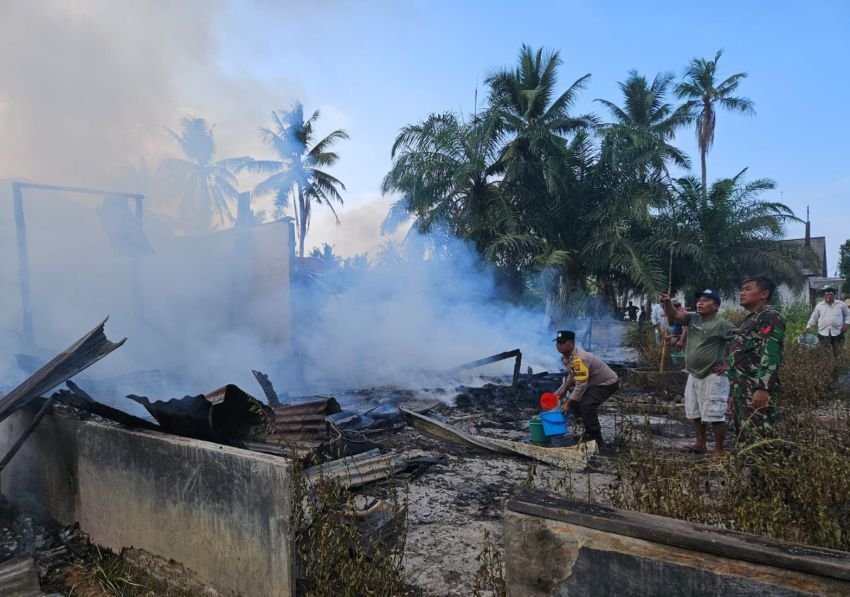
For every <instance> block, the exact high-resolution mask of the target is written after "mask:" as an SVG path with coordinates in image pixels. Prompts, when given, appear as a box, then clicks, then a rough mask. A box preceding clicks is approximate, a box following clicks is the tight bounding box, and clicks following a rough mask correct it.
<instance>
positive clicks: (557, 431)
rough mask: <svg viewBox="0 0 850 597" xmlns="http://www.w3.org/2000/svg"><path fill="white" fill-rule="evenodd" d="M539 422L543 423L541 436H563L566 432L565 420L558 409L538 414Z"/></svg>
mask: <svg viewBox="0 0 850 597" xmlns="http://www.w3.org/2000/svg"><path fill="white" fill-rule="evenodd" d="M540 422H541V423H543V434H544V435H546V436H550V435H564V434H565V433H566V432H567V420H566V419H565V418H564V413H562V412H561V410H560V409H555V410H549V411H546V412H542V413H540Z"/></svg>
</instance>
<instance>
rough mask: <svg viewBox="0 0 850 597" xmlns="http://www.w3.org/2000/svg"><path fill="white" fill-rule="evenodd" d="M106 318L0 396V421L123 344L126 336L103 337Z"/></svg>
mask: <svg viewBox="0 0 850 597" xmlns="http://www.w3.org/2000/svg"><path fill="white" fill-rule="evenodd" d="M108 319H109V318H108V317H107V318H106V319H104V320H103V321H102V322H101V323H100V325H99V326H97V327H96V328H94V329H93V330H92V331H90V332H89V333H88V334H86V335H85V336H83V337H82V338H80V339H79V340H77V341H76V342H75V343H74V344H72V345H71V346H70V347H69V348H67V349H65V350H64V351H62V352H61V353H59V354H58V355H56V356H55V357H54V358H53V359H52V360H51V361H50V362H49V363H47V364H46V365H45V366H44V367H42V368H41V369H39V370H38V371H36V372H35V373H33V374H32V376H30V377H29V378H28V379H27V380H26V381H25V382H24V383H22V384H21V385H19V386H18V387H17V388H15V389H14V390H12V391H11V392H9V393H8V394H6V395H5V396H3V397H2V398H0V421H2V420H3V419H5V418H6V417H8V416H9V415H10V414H12V413H13V412H15V411H16V410H18V409H19V408H21V407H22V406H25V405H26V404H27V403H29V402H31V401H32V400H34V399H36V398H38V397H39V396H41V395H43V394H46V393H47V392H49V391H50V390H52V389H53V388H55V387H56V386H58V385H59V384H61V383H64V382H65V381H67V380H68V379H70V378H72V377H74V376H75V375H76V374H77V373H79V372H80V371H83V370H84V369H86V368H88V367H89V366H90V365H93V364H94V363H96V362H97V361H99V360H100V359H102V358H103V357H105V356H106V355H108V354H109V353H110V352H112V351H113V350H115V349H116V348H118V347H119V346H121V345H122V344H124V342H125V341H126V340H127V338H124V339H123V340H121V341H120V342H110V341H109V340H108V339H107V338H106V334H105V333H104V330H103V328H104V326H105V325H106V322H107V320H108Z"/></svg>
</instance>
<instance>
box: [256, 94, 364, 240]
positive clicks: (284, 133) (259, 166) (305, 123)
mask: <svg viewBox="0 0 850 597" xmlns="http://www.w3.org/2000/svg"><path fill="white" fill-rule="evenodd" d="M318 119H319V111H318V110H316V111H315V112H313V114H312V115H311V116H310V117H309V118H307V119H306V120H305V118H304V107H303V106H302V105H301V103H300V102H296V103H295V105H294V106H293V107H292V109H291V110H288V111H283V110H280V111H274V112H272V127H271V128H261V129H260V134H261V135H262V138H263V141H264V142H265V143H266V144H267V145H268V146H269V147H270V148H271V149H272V150H273V151H274V152H275V153H276V154H277V156H278V157H279V158H280V159H279V160H255V161H253V162H251V163H250V164H248V165H247V168H248V169H249V170H250V171H252V172H255V173H260V174H264V175H267V176H268V178H266V179H265V180H263V181H262V182H260V183H259V184H257V186H256V187H254V191H253V193H252V194H253V195H254V196H255V197H262V196H266V195H270V194H274V204H275V208H276V210H277V214H276V215H277V216H278V217H279V216H280V215H282V213H283V211H284V210H285V209H286V208H287V207H288V206H289V204H290V200H292V203H293V206H294V212H295V225H296V228H297V230H298V256H299V257H304V239H305V238H306V237H307V231H308V230H309V229H310V213H311V208H312V204H313V203H318V204H324V205H327V206H328V208H329V209H330V210H331V212H332V213H333V215H334V217H335V218H336V221H337V223H339V217H338V216H337V214H336V210H335V209H334V204H338V205H342V196H341V195H340V190H343V191H344V190H345V185H344V184H342V182H341V181H340V180H338V179H337V178H335V177H333V176H331V175H330V174H328V173H327V172H326V171H325V170H324V169H325V168H328V167H330V166H333V165H334V164H336V163H337V161H338V160H339V156H338V155H337V154H336V153H335V152H333V151H331V150H330V148H331V146H332V145H333V144H334V143H336V142H337V141H341V140H343V139H348V133H346V132H345V131H344V130H342V129H337V130H335V131H333V132H332V133H330V134H329V135H327V136H326V137H324V138H323V139H321V140H319V141H316V142H315V143H314V135H315V133H314V131H313V126H314V125H315V124H316V122H317V121H318Z"/></svg>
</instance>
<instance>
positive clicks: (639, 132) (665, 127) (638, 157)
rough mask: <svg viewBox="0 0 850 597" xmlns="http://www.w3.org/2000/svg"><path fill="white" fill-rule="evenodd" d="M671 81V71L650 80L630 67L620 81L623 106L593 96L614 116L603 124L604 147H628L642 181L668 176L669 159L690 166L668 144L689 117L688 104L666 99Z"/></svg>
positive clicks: (610, 149) (683, 156)
mask: <svg viewBox="0 0 850 597" xmlns="http://www.w3.org/2000/svg"><path fill="white" fill-rule="evenodd" d="M672 81H673V75H672V74H670V73H659V74H658V75H656V76H655V79H654V80H653V81H652V84H650V83H649V82H648V81H647V80H646V78H645V77H643V76H641V75H639V74H638V72H637V71H635V70H632V71H629V77H628V78H627V79H626V80H625V81H623V82H620V83H619V86H620V89H621V90H622V92H623V106H622V107H620V106H618V105H617V104H615V103H613V102H610V101H608V100H604V99H597V100H596V101H597V102H599V103H600V104H602V105H604V106H605V107H606V108H608V111H609V112H610V113H611V116H612V117H613V119H614V121H613V122H611V123H607V124H605V125H603V126H602V133H603V135H604V137H605V138H606V141H607V143H606V151H627V152H628V153H629V159H630V160H632V161H633V162H634V164H635V166H636V167H637V168H638V171H639V178H640V180H641V181H642V182H643V181H646V179H647V177H648V176H654V177H655V178H656V179H657V178H659V177H662V176H666V177H669V170H668V164H670V163H673V164H675V165H677V166H680V167H682V168H690V160H689V159H688V156H687V155H685V153H684V152H683V151H681V150H680V149H679V148H677V147H674V146H673V145H671V144H670V141H671V140H672V139H673V138H674V137H675V135H676V131H677V130H678V129H679V128H681V127H682V126H685V125H686V124H688V123H689V122H690V121H691V120H692V116H691V111H690V108H689V107H687V106H686V105H683V106H679V107H674V106H672V105H670V104H669V103H667V102H666V101H665V100H666V96H667V93H668V90H669V87H670V84H671V83H672Z"/></svg>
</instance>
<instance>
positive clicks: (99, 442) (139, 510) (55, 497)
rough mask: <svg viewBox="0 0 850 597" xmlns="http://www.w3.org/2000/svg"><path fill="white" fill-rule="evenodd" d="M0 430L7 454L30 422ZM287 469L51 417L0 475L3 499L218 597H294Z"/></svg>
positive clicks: (213, 447) (280, 461)
mask: <svg viewBox="0 0 850 597" xmlns="http://www.w3.org/2000/svg"><path fill="white" fill-rule="evenodd" d="M32 418H33V413H32V412H31V411H30V410H26V409H24V410H19V411H18V412H16V413H14V414H13V415H12V416H10V417H9V418H7V419H6V420H5V421H3V422H2V423H0V452H3V453H5V452H6V451H7V450H8V449H9V448H10V447H11V445H12V444H13V443H14V442H15V440H16V439H17V438H18V437H19V436H20V434H21V433H22V432H23V430H24V429H25V428H26V427H27V426H28V424H29V423H30V422H31V421H32ZM291 482H292V463H291V462H290V461H288V460H286V459H284V458H280V457H276V456H270V455H266V454H261V453H257V452H251V451H247V450H241V449H238V448H232V447H229V446H223V445H220V444H214V443H210V442H204V441H199V440H194V439H189V438H184V437H177V436H172V435H167V434H164V433H159V432H155V431H130V430H127V429H123V428H121V427H118V426H115V425H109V424H105V423H98V422H92V421H81V420H78V419H77V418H74V417H71V416H66V415H63V414H61V413H55V414H51V415H48V416H46V417H45V418H44V419H43V420H42V421H41V423H40V424H39V426H38V427H37V428H36V430H35V432H34V433H33V435H32V436H31V437H30V438H29V439H28V440H27V442H26V443H25V444H24V446H23V448H22V449H21V450H20V452H18V454H17V455H16V456H15V458H14V459H13V460H12V462H11V463H10V464H9V465H8V467H7V468H6V469H5V470H4V471H3V473H2V477H0V487H1V488H2V493H3V495H5V496H6V497H7V498H8V499H9V500H10V501H11V502H13V503H14V504H16V505H18V506H19V507H21V508H23V509H27V510H28V511H31V512H33V513H36V514H41V515H49V516H51V517H52V518H54V519H56V520H57V521H59V522H60V523H63V524H72V523H74V522H77V521H78V522H79V524H80V528H81V530H82V531H83V532H85V533H87V534H88V535H89V536H90V537H91V540H92V541H93V542H94V543H96V544H98V545H101V546H104V547H108V548H110V549H113V550H116V551H120V550H121V549H122V548H129V547H133V548H136V549H141V550H144V551H146V552H149V553H151V554H153V555H155V556H158V557H160V558H163V559H165V560H173V561H176V562H178V563H179V564H181V565H182V566H183V567H185V568H186V569H188V570H189V571H191V572H192V573H194V575H195V576H196V577H197V578H199V579H201V580H202V581H204V582H206V583H208V584H209V585H211V586H212V587H215V588H216V589H217V590H219V591H222V592H224V593H226V594H238V595H243V596H245V597H251V596H257V597H261V596H262V597H264V596H276V597H277V596H279V597H285V596H288V595H292V594H294V580H293V579H294V564H293V561H294V551H293V546H292V540H291V538H292V531H291V518H290V517H291V511H292V501H291V495H292V494H291Z"/></svg>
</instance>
